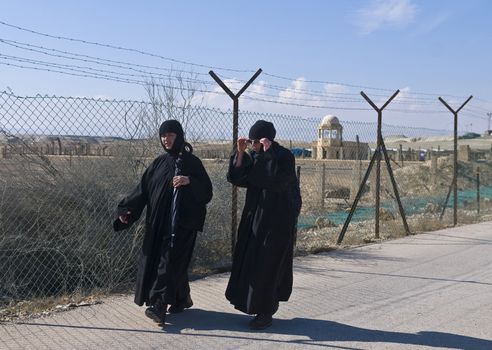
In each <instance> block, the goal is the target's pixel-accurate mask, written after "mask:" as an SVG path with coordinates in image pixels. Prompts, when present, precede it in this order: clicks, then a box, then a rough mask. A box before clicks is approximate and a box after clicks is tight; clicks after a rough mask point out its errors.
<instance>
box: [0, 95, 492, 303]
mask: <svg viewBox="0 0 492 350" xmlns="http://www.w3.org/2000/svg"><path fill="white" fill-rule="evenodd" d="M231 114H232V112H231V111H223V110H218V109H209V108H204V107H193V108H189V109H187V110H186V111H185V113H184V112H183V110H180V109H179V108H167V109H165V110H163V109H162V108H159V106H156V105H153V104H150V103H145V102H137V101H107V100H98V99H88V98H72V97H50V96H35V97H20V96H15V95H13V94H9V93H5V92H3V93H0V281H1V284H0V298H1V299H0V310H5V309H6V308H8V307H12V306H13V305H15V304H16V303H17V302H19V301H21V300H29V299H34V298H46V297H57V296H73V295H90V294H91V293H97V292H99V291H103V292H108V291H118V290H120V291H121V290H128V288H130V287H131V286H132V284H133V282H134V277H135V273H136V256H137V254H138V251H139V249H140V245H141V237H142V230H143V223H142V222H140V223H139V224H136V225H134V227H132V228H131V229H130V230H129V231H125V232H122V233H115V232H113V231H112V221H113V220H114V215H115V208H116V204H117V203H118V202H119V200H120V199H121V198H122V197H123V196H124V195H125V194H126V193H128V192H129V191H130V190H131V189H132V188H133V187H134V186H135V185H136V183H137V182H138V181H139V177H140V175H141V174H142V172H143V170H144V169H145V167H146V166H147V165H148V164H149V163H150V162H151V161H152V160H153V158H154V157H155V156H157V155H158V154H159V153H160V152H162V148H161V146H160V143H159V141H158V136H157V130H158V126H159V125H160V123H161V122H162V121H163V120H164V119H167V118H175V119H180V120H181V121H182V123H183V125H184V126H185V129H186V135H187V138H188V140H189V141H190V142H191V143H192V144H193V147H194V153H195V154H196V155H197V156H198V157H200V158H201V159H202V161H203V163H204V165H205V168H206V169H207V171H208V173H209V175H210V178H211V179H212V183H213V186H214V198H213V199H212V202H211V203H210V204H209V206H208V215H207V219H206V226H205V229H204V232H203V233H201V234H199V237H198V241H197V246H196V250H195V254H194V258H193V262H192V269H193V272H194V273H196V274H203V273H209V272H211V271H217V270H222V269H225V268H227V267H228V265H229V263H230V259H231V257H230V242H231V234H232V233H231V219H232V218H231V215H232V214H231V209H230V202H231V187H230V185H229V184H228V183H227V181H226V172H227V167H228V160H229V156H230V154H231V151H232V149H233V146H232V144H231V138H232V137H231V135H232V118H231ZM258 119H265V120H269V121H271V122H273V124H274V125H275V127H276V129H277V137H276V139H277V141H278V142H279V143H280V144H282V145H283V146H285V147H287V148H289V149H291V150H292V152H293V153H294V155H295V156H296V162H297V166H298V167H299V171H300V183H301V193H302V197H303V208H302V212H301V215H300V218H299V223H298V237H297V247H296V249H297V253H298V254H305V253H311V252H317V251H322V250H325V249H330V248H332V247H334V246H336V242H337V238H338V235H339V234H340V230H341V227H342V225H343V223H344V221H345V219H346V217H347V214H348V210H349V209H350V207H351V204H352V202H353V200H354V197H355V194H356V193H357V190H358V189H359V186H360V184H361V179H362V178H363V177H364V174H365V172H366V169H367V167H368V164H369V159H370V157H371V155H372V153H373V152H374V147H375V144H376V133H377V126H376V123H361V122H347V121H344V120H343V118H340V120H338V119H337V118H333V117H326V118H324V119H322V118H321V116H320V117H316V118H301V117H297V116H285V115H273V114H265V113H251V112H245V111H240V115H239V125H240V128H239V134H240V136H241V135H247V133H248V130H249V127H250V126H251V125H252V124H253V123H254V122H255V121H256V120H258ZM450 134H451V132H446V131H439V130H430V129H422V128H409V127H400V126H391V125H383V136H384V137H385V143H386V147H387V149H388V152H389V155H390V157H391V161H390V164H391V166H392V169H393V172H394V175H395V179H396V182H397V184H398V189H399V193H400V196H401V198H402V202H403V208H404V210H405V214H406V216H407V220H408V223H409V226H410V231H411V232H412V233H415V232H420V231H427V230H434V229H438V228H442V227H445V226H449V225H451V224H452V217H451V215H452V210H447V211H446V212H445V214H444V216H443V217H442V220H441V219H440V214H441V212H442V210H443V205H444V201H445V198H446V194H447V192H448V191H449V186H450V185H451V183H452V178H453V168H452V166H453V161H452V157H453V154H452V147H453V146H452V144H453V142H452V138H450V136H449V135H450ZM491 157H492V150H491V140H490V139H485V138H481V139H476V140H460V149H459V159H460V162H459V169H458V173H459V177H458V186H459V200H458V202H459V203H457V204H458V208H459V211H458V213H459V217H458V222H459V223H460V224H466V223H471V222H475V221H478V220H484V219H490V217H491V211H492V205H491V199H492V161H491ZM381 173H382V184H381V210H380V219H381V227H380V232H381V233H380V239H388V238H393V237H399V236H403V235H405V231H404V229H403V224H402V220H401V217H400V215H399V212H398V207H397V205H396V201H395V198H394V192H393V189H392V187H391V182H390V181H389V178H388V172H387V170H386V168H385V166H384V162H383V163H382V172H381ZM374 175H375V170H374V169H373V171H372V173H371V175H370V176H369V181H368V182H367V183H366V185H365V187H364V188H363V195H362V197H361V200H360V202H359V205H358V207H357V210H356V211H355V215H354V217H353V219H352V222H351V224H350V225H349V230H348V231H347V234H346V235H345V238H344V241H343V242H342V244H344V245H351V244H361V243H363V242H368V241H373V240H374V239H378V238H376V237H374V225H375V219H374V218H375V213H374V198H375V185H374V184H375V177H374ZM478 180H479V181H480V186H477V181H478ZM243 199H244V191H243V190H241V191H240V205H239V210H238V215H240V211H241V209H242V200H243ZM452 204H453V203H452V201H451V202H449V203H448V206H451V205H452Z"/></svg>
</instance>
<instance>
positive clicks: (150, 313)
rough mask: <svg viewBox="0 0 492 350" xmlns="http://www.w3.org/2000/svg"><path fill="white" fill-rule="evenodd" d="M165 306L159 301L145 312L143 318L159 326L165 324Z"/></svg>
mask: <svg viewBox="0 0 492 350" xmlns="http://www.w3.org/2000/svg"><path fill="white" fill-rule="evenodd" d="M166 312H167V305H164V304H162V302H161V301H160V300H159V301H157V302H156V303H155V304H153V305H151V306H150V307H148V308H147V309H146V310H145V316H147V317H148V318H150V319H152V320H153V321H154V322H156V323H159V324H164V323H166Z"/></svg>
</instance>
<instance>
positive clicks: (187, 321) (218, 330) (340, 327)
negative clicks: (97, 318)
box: [17, 309, 492, 350]
mask: <svg viewBox="0 0 492 350" xmlns="http://www.w3.org/2000/svg"><path fill="white" fill-rule="evenodd" d="M250 319H251V316H247V315H241V314H234V313H226V312H217V311H206V310H201V309H191V310H187V311H185V312H183V313H181V314H177V315H172V314H171V315H168V317H167V320H166V321H167V322H168V323H167V324H166V326H165V327H164V328H162V329H160V328H159V327H158V326H157V325H156V328H155V329H149V328H146V327H142V328H141V329H137V328H135V329H132V328H119V327H112V326H108V327H101V326H85V325H76V324H72V325H69V324H55V323H43V321H38V322H19V323H17V324H23V325H27V326H36V327H53V328H69V329H77V330H78V331H84V330H88V331H91V332H92V331H94V330H97V331H107V332H118V333H120V332H124V333H127V332H128V333H148V334H154V335H156V336H158V335H165V334H182V335H183V336H193V337H209V338H223V339H227V340H228V341H234V339H236V340H250V341H253V342H256V341H258V342H272V343H277V344H300V345H316V346H321V347H330V348H339V349H356V348H351V347H344V346H340V345H339V346H335V345H333V344H330V343H331V342H361V343H394V344H408V345H422V346H429V347H441V348H442V347H445V348H449V349H463V350H481V349H484V350H485V349H486V350H490V349H492V340H487V339H480V338H474V337H468V336H463V335H459V334H452V333H444V332H430V331H422V332H418V333H404V332H391V331H381V330H374V329H368V328H359V327H354V326H350V325H347V324H343V323H338V322H334V321H327V320H318V319H308V318H300V317H296V318H294V319H291V320H285V319H274V322H273V325H272V326H271V327H270V328H268V329H266V330H263V331H251V330H250V329H249V328H248V322H249V320H250ZM186 330H195V331H197V333H192V332H187V331H186ZM202 331H203V332H202ZM207 331H209V332H210V333H207ZM238 332H240V333H244V336H241V335H238ZM268 334H270V335H271V336H273V335H285V336H288V337H289V338H290V339H285V340H282V339H273V338H272V337H271V336H265V335H268ZM292 337H294V339H292ZM296 338H297V339H296Z"/></svg>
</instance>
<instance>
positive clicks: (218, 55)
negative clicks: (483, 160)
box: [0, 0, 492, 133]
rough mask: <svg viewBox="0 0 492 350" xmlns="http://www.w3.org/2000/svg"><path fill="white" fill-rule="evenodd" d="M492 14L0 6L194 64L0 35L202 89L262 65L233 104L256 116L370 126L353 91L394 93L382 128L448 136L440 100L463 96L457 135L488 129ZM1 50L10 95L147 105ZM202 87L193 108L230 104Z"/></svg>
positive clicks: (63, 29) (370, 8)
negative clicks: (171, 74) (180, 73)
mask: <svg viewBox="0 0 492 350" xmlns="http://www.w3.org/2000/svg"><path fill="white" fill-rule="evenodd" d="M491 15H492V2H491V1H488V0H468V1H463V0H461V1H456V0H427V1H418V0H357V1H356V0H349V1H347V0H332V1H327V0H326V1H321V0H319V1H309V0H306V1H292V0H283V1H265V0H264V1H257V0H248V1H213V0H210V1H185V0H183V1H140V2H136V1H65V2H60V1H19V2H14V1H2V14H1V15H0V21H2V22H3V23H6V24H10V25H15V26H19V27H22V28H26V29H31V30H34V31H37V32H41V33H46V34H50V35H53V36H63V37H69V38H76V39H83V40H86V41H91V42H98V43H103V44H110V45H114V46H121V47H125V48H133V49H137V50H140V51H144V52H148V53H153V54H156V55H160V56H165V57H168V58H172V59H175V60H179V61H185V62H191V63H195V64H197V65H186V64H182V63H176V62H172V61H169V60H164V59H160V58H155V57H154V58H152V57H149V56H146V55H142V54H138V53H130V52H128V51H121V50H116V49H110V48H105V47H101V46H94V45H87V44H82V43H80V42H73V41H68V40H60V39H53V38H48V37H45V36H41V35H36V34H33V33H29V32H26V31H22V30H19V29H15V28H13V27H10V26H7V25H5V24H0V40H2V39H3V40H8V41H9V43H11V44H12V41H15V42H16V43H22V45H26V44H30V45H36V46H41V47H43V48H45V49H46V48H48V49H56V50H59V51H66V52H70V53H78V54H84V55H87V56H93V57H97V58H104V59H109V60H118V61H122V62H126V63H129V64H136V65H149V66H153V67H160V68H163V69H166V68H167V69H169V68H172V69H173V70H174V71H176V70H179V69H184V70H187V71H193V72H194V73H195V75H194V76H195V77H197V78H199V79H200V80H204V81H207V82H212V80H211V78H210V77H208V76H207V75H205V74H204V73H207V72H208V70H209V68H207V67H223V68H229V69H237V70H244V72H235V71H228V70H220V69H218V68H216V69H214V71H216V72H217V73H218V74H219V75H220V76H221V77H223V78H224V79H225V80H226V82H227V83H228V84H230V85H231V86H232V87H233V89H236V90H237V89H239V88H240V86H241V85H242V84H243V83H244V81H245V80H247V79H249V77H250V76H251V75H252V74H253V72H254V71H256V69H258V68H260V67H261V68H262V69H263V70H264V73H266V74H262V75H260V76H259V77H258V79H257V80H256V81H255V84H254V85H253V86H251V87H250V89H248V92H247V93H245V95H244V100H241V108H243V109H248V110H253V111H261V112H273V113H282V114H290V115H299V116H304V117H320V118H321V117H322V116H323V115H325V114H336V115H339V116H340V119H342V120H345V119H346V120H363V121H375V113H374V112H371V111H364V110H362V111H361V110H358V109H367V108H369V107H368V105H367V103H366V102H365V101H364V100H363V99H362V97H361V96H360V95H358V93H359V91H360V90H364V91H365V92H366V93H367V94H368V95H369V96H370V97H371V96H372V97H373V98H374V100H375V102H376V103H377V104H382V103H384V100H385V99H386V97H389V96H390V95H391V94H392V91H394V90H396V89H400V90H401V91H402V93H401V94H400V96H399V97H398V99H399V102H398V103H397V104H395V105H393V104H392V105H390V106H391V108H394V111H392V110H391V108H388V117H385V122H387V123H391V124H402V125H414V126H426V127H431V128H444V129H450V128H451V127H452V118H451V115H450V114H449V112H448V111H447V110H446V109H445V107H444V106H443V105H442V104H440V103H439V102H438V101H437V97H438V96H443V97H445V99H446V100H447V101H449V103H450V104H451V105H452V106H453V107H456V108H457V107H459V105H460V104H461V103H462V102H464V101H465V100H466V98H467V97H468V96H469V95H473V96H474V99H472V100H471V101H470V103H469V105H468V106H466V107H465V109H464V110H463V113H462V117H461V120H460V128H461V129H462V130H463V129H467V130H469V131H471V130H473V131H476V132H480V133H481V132H483V130H485V129H486V128H487V112H492V91H491V89H490V83H491V81H492V79H491V78H492V73H491V72H492V70H491V68H490V67H491V62H492V49H491V46H490V38H491V37H492V35H491V34H492V33H491V32H492V26H491V25H490V18H491ZM17 45H18V44H17ZM24 47H26V46H24ZM52 52H53V51H52ZM0 54H1V55H3V56H0V58H1V59H0V63H2V62H3V63H9V64H10V65H5V64H0V77H1V78H0V90H6V89H11V90H12V91H13V92H14V93H16V94H18V95H33V94H37V93H40V94H55V95H62V96H93V97H103V98H121V99H139V100H141V99H145V98H146V94H145V90H144V88H143V87H142V86H141V85H138V84H127V83H121V82H119V83H118V82H113V81H106V80H103V79H94V78H82V77H74V76H70V75H64V74H59V73H54V72H42V71H38V70H32V69H26V68H19V67H14V66H12V65H13V64H14V65H23V66H25V67H26V66H29V67H38V68H39V67H41V66H40V65H39V63H38V64H33V63H26V62H24V63H20V62H19V60H20V59H26V58H27V59H36V60H38V62H39V61H43V62H46V61H49V62H51V63H54V62H56V64H66V65H79V66H82V65H87V64H84V63H83V62H78V63H77V62H74V61H73V60H68V59H64V58H60V57H53V56H51V57H50V56H46V55H42V54H36V53H34V52H32V51H29V50H25V49H19V48H16V47H14V46H12V45H7V44H5V42H0ZM6 56H8V57H6ZM43 67H46V66H43ZM92 67H94V68H97V69H110V68H108V67H107V66H106V67H105V66H98V65H92ZM111 70H113V68H111ZM149 71H150V69H149ZM127 73H128V72H127ZM196 74H198V75H196ZM201 74H203V75H201ZM273 76H282V77H286V78H288V79H277V78H275V77H273ZM312 81H321V82H312ZM272 86H274V87H276V88H274V89H272ZM201 89H203V90H204V91H209V90H210V91H211V92H204V93H203V96H201V97H202V99H201V101H202V103H204V104H206V105H209V106H218V107H221V108H227V107H229V106H230V105H231V101H230V99H229V98H228V97H227V96H225V95H224V94H220V92H221V89H220V88H218V87H217V86H214V85H212V84H211V85H205V86H201ZM254 97H256V99H254ZM258 99H260V100H268V101H269V102H264V101H259V100H258ZM395 102H396V100H395ZM300 104H301V105H304V106H299V105H300ZM401 110H405V111H404V112H401ZM412 111H413V112H412ZM429 111H431V112H429ZM436 111H440V113H436Z"/></svg>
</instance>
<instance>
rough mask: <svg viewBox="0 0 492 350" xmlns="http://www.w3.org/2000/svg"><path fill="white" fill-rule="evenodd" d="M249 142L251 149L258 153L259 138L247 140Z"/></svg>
mask: <svg viewBox="0 0 492 350" xmlns="http://www.w3.org/2000/svg"><path fill="white" fill-rule="evenodd" d="M249 143H250V144H251V148H252V149H253V151H255V152H256V153H260V149H261V143H260V140H249Z"/></svg>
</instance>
